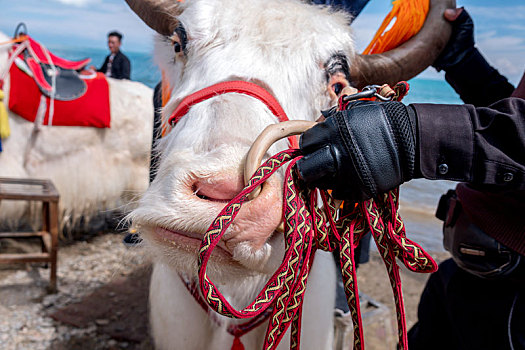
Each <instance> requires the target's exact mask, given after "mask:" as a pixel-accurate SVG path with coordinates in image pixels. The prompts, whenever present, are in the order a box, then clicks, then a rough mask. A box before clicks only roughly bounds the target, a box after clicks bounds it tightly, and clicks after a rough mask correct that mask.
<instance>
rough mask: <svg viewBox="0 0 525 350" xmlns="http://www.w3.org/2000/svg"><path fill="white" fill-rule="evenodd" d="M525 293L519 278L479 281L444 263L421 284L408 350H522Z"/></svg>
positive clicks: (520, 274)
mask: <svg viewBox="0 0 525 350" xmlns="http://www.w3.org/2000/svg"><path fill="white" fill-rule="evenodd" d="M517 274H518V276H523V274H522V272H520V271H517ZM524 292H525V288H524V287H523V279H521V280H519V279H518V280H516V279H512V278H505V279H503V278H502V279H499V280H488V279H482V278H480V277H477V276H474V275H472V274H470V273H468V272H466V271H464V270H462V269H461V268H459V267H458V266H457V265H456V263H455V262H454V261H453V260H452V259H449V260H446V261H444V262H443V263H442V264H441V265H440V266H439V270H438V271H437V272H435V273H433V274H432V275H431V276H430V278H429V280H428V282H427V285H426V286H425V290H424V291H423V294H422V296H421V300H420V302H419V308H418V319H419V320H418V322H417V323H416V324H415V325H414V327H412V329H411V330H410V331H409V333H408V338H409V348H410V350H418V349H447V350H451V349H462V350H470V349H473V350H474V349H476V350H477V349H498V350H499V349H525V293H524ZM511 342H512V346H511Z"/></svg>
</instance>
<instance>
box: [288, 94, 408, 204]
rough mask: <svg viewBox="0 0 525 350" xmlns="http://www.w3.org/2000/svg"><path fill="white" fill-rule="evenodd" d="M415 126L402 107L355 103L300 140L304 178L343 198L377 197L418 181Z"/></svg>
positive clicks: (320, 124) (363, 198)
mask: <svg viewBox="0 0 525 350" xmlns="http://www.w3.org/2000/svg"><path fill="white" fill-rule="evenodd" d="M415 123H416V115H415V112H414V111H413V110H412V108H410V107H407V106H405V105H404V104H402V103H400V102H385V103H379V102H370V101H357V102H352V103H350V104H349V105H348V107H347V109H346V110H344V111H339V112H335V113H334V114H333V115H331V116H330V117H328V118H327V119H326V120H325V121H324V122H322V123H319V124H317V125H316V126H314V127H313V128H311V129H310V130H308V131H306V132H305V133H304V134H303V135H302V136H301V139H300V148H301V151H302V152H303V154H304V157H303V158H302V159H300V160H299V161H298V162H297V169H298V172H299V175H300V176H301V178H302V179H303V180H304V181H305V182H306V183H307V184H308V185H309V186H311V187H318V188H322V189H332V190H334V192H333V195H334V197H336V198H339V199H347V200H354V201H363V200H366V199H369V198H371V197H377V195H378V194H380V193H384V192H386V191H388V190H391V189H393V188H395V187H397V186H399V185H400V184H401V183H403V182H404V181H408V180H410V179H412V178H413V176H414V162H415V156H416V124H415Z"/></svg>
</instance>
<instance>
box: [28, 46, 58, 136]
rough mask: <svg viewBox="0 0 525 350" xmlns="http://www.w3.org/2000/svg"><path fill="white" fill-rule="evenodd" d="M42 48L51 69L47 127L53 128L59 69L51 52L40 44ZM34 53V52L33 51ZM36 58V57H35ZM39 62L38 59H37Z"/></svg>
mask: <svg viewBox="0 0 525 350" xmlns="http://www.w3.org/2000/svg"><path fill="white" fill-rule="evenodd" d="M39 45H40V47H41V48H42V51H44V55H45V56H46V58H47V61H48V62H49V66H50V67H51V95H50V96H49V119H48V121H47V125H49V126H51V125H53V114H54V112H55V93H56V77H57V69H56V67H55V65H54V64H53V60H52V59H51V56H50V55H49V51H48V50H47V48H46V47H45V46H44V45H42V44H39ZM31 51H32V50H31ZM35 57H36V55H35ZM36 59H37V60H38V58H36Z"/></svg>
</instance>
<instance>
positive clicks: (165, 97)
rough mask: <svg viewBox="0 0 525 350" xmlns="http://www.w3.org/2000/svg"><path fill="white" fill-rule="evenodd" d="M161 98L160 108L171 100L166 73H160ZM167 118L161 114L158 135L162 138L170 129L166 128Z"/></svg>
mask: <svg viewBox="0 0 525 350" xmlns="http://www.w3.org/2000/svg"><path fill="white" fill-rule="evenodd" d="M161 98H162V107H164V106H166V104H167V103H168V101H169V100H170V98H171V86H170V82H169V80H168V78H167V77H166V72H164V71H162V83H161ZM166 119H167V117H165V116H164V114H162V117H161V125H162V126H161V131H160V134H161V136H162V137H164V136H166V135H167V134H168V132H169V131H170V128H168V121H167V120H166Z"/></svg>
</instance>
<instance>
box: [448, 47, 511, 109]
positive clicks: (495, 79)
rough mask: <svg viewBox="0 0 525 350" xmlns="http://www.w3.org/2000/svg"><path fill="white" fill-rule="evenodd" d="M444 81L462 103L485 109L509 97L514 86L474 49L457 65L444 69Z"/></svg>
mask: <svg viewBox="0 0 525 350" xmlns="http://www.w3.org/2000/svg"><path fill="white" fill-rule="evenodd" d="M445 72H446V73H445V80H446V81H447V82H448V83H449V84H450V86H452V88H454V90H455V91H456V92H457V93H458V95H459V97H460V98H461V99H462V100H463V102H465V103H468V104H472V105H474V106H476V107H485V106H488V105H491V104H492V103H495V102H497V101H499V100H501V99H504V98H506V97H509V96H510V95H511V94H512V91H513V90H514V86H512V84H510V83H509V81H508V80H507V78H505V77H504V76H503V75H501V74H500V73H499V72H498V70H496V69H495V68H494V67H492V66H491V65H490V64H489V63H488V62H487V60H485V58H484V57H483V55H482V54H481V53H480V52H479V51H478V50H477V49H476V48H474V49H473V50H472V52H470V53H469V54H468V55H467V56H466V57H465V58H464V59H462V60H461V61H460V62H459V63H458V64H456V65H454V66H452V67H449V68H447V69H445Z"/></svg>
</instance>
